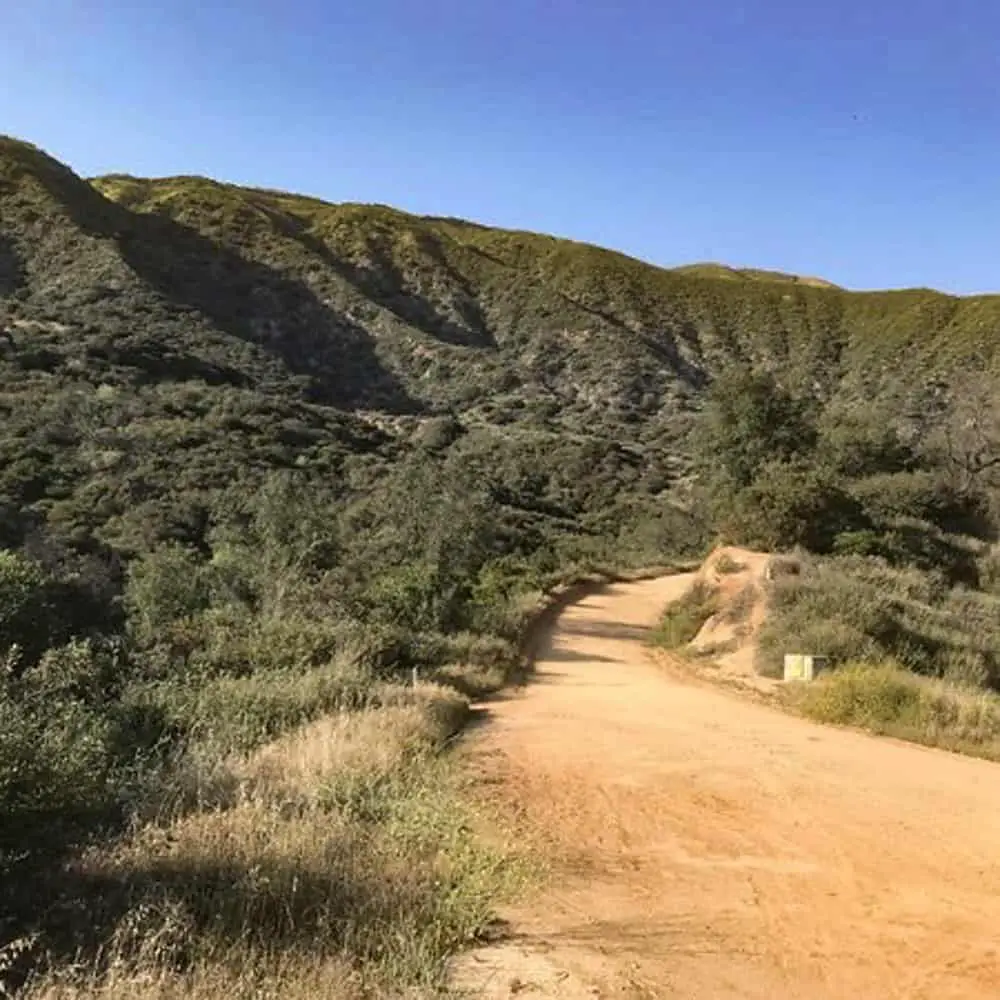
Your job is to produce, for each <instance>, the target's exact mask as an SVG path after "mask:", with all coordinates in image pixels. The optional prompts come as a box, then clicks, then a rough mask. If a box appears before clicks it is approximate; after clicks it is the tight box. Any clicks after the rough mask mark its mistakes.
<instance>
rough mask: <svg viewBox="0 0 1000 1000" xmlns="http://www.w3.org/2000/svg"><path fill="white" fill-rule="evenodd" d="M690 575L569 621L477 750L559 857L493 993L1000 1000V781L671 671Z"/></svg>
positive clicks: (636, 586) (464, 972)
mask: <svg viewBox="0 0 1000 1000" xmlns="http://www.w3.org/2000/svg"><path fill="white" fill-rule="evenodd" d="M688 583H689V580H688V578H684V577H673V578H666V579H660V580H654V581H649V582H642V583H632V584H623V585H616V586H612V587H609V588H606V589H605V590H603V591H602V592H600V593H599V594H596V595H594V596H591V597H589V598H587V599H585V600H583V601H582V602H580V603H579V604H576V605H573V606H571V607H570V608H568V609H567V610H566V611H565V612H563V614H562V616H561V617H560V618H559V620H558V621H557V623H556V626H555V628H554V630H553V632H552V634H551V636H550V638H549V640H548V642H547V644H546V645H545V646H544V647H543V649H542V651H541V654H540V656H539V659H538V664H537V680H536V681H535V682H534V683H533V684H531V685H530V686H529V687H528V688H526V689H525V690H524V691H523V692H522V693H519V694H516V695H513V696H511V697H510V698H509V699H507V700H505V701H501V702H499V703H497V704H495V705H491V706H490V707H489V714H490V718H489V719H488V721H487V724H486V725H484V726H483V727H482V728H481V729H480V730H478V732H477V733H476V735H475V736H474V737H473V738H472V740H471V743H470V746H469V751H468V752H469V754H470V756H471V758H472V766H473V767H475V768H477V769H479V770H480V772H481V777H482V780H483V781H486V782H491V783H492V784H491V785H490V788H491V796H492V794H493V791H492V790H495V792H496V800H497V801H501V802H505V803H507V804H508V806H509V808H510V809H512V810H517V811H518V812H519V813H520V815H521V817H522V821H523V822H525V823H526V824H527V825H528V827H529V829H530V830H532V831H534V832H535V834H536V835H537V836H538V837H539V838H540V842H541V843H543V844H544V845H546V846H547V847H548V848H549V849H550V855H551V857H552V859H553V865H554V871H553V874H552V877H551V879H549V880H548V884H547V886H546V888H545V890H544V892H543V893H542V894H540V895H539V896H538V897H537V898H534V899H529V900H526V901H524V902H523V903H522V904H519V906H518V908H517V909H514V910H511V911H510V912H507V913H504V914H503V916H504V917H505V918H506V919H507V920H508V921H509V931H510V933H509V935H508V936H507V938H506V939H505V940H504V941H503V942H502V943H500V944H498V945H494V946H491V947H487V948H483V949H480V950H479V951H477V952H474V953H472V954H471V955H468V956H466V957H465V958H464V959H463V960H462V961H461V962H460V963H459V966H458V968H457V971H456V982H457V984H458V985H459V986H461V987H464V988H466V989H468V990H469V991H470V993H471V994H472V995H474V996H480V997H509V996H514V995H517V996H539V997H553V998H563V1000H567V998H570V1000H575V998H578V997H579V998H582V997H682V998H685V1000H722V998H726V1000H728V998H741V1000H742V998H754V1000H757V998H760V1000H790V998H802V1000H834V998H836V1000H845V998H850V1000H869V998H870V1000H894V998H898V1000H904V998H905V1000H986V998H989V1000H997V998H1000V765H994V764H988V763H985V762H981V761H976V760H971V759H966V758H961V757H956V756H951V755H948V754H945V753H943V752H940V751H934V750H927V749H923V748H920V747H915V746H909V745H905V744H899V743H894V742H890V741H884V740H879V739H876V738H872V737H867V736H864V735H861V734H857V733H852V732H847V731H842V730H837V729H832V728H824V727H820V726H815V725H812V724H810V723H807V722H805V721H801V720H799V719H796V718H793V717H790V716H787V715H784V714H782V713H780V712H778V711H776V710H773V709H770V708H768V707H765V706H763V705H760V704H756V703H753V702H751V701H747V700H744V699H742V698H741V697H739V696H738V695H735V694H731V693H728V692H724V691H720V690H717V689H714V688H711V687H706V686H704V685H697V684H694V683H689V682H687V681H685V680H684V679H683V678H677V677H673V676H671V675H670V672H669V671H667V670H665V669H664V668H663V667H662V666H657V665H654V664H653V663H652V662H651V661H650V660H649V659H648V658H647V656H646V653H645V650H644V647H643V638H644V632H645V628H646V627H647V626H648V625H649V624H650V623H652V622H653V621H654V620H655V618H656V616H657V614H658V612H659V610H660V609H661V608H662V607H663V605H664V604H665V603H666V602H667V601H669V600H671V599H672V598H673V597H676V596H678V595H679V594H680V593H681V592H682V591H683V589H684V588H685V587H686V586H687V585H688Z"/></svg>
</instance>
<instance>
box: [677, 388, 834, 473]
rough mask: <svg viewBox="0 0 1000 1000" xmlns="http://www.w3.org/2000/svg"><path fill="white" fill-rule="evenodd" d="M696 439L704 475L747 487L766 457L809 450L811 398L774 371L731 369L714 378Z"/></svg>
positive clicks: (785, 456) (812, 435)
mask: <svg viewBox="0 0 1000 1000" xmlns="http://www.w3.org/2000/svg"><path fill="white" fill-rule="evenodd" d="M694 438H695V447H696V450H697V454H698V462H699V465H700V466H701V468H702V471H703V473H704V474H705V478H706V479H707V480H708V481H709V482H710V483H715V484H716V486H717V487H719V488H723V489H726V490H734V489H742V488H745V487H747V486H749V485H750V484H751V483H752V482H753V480H754V479H755V477H756V476H757V473H758V472H759V471H760V470H761V469H762V468H763V466H764V465H765V464H766V463H768V462H771V461H780V460H788V459H791V458H793V457H795V456H796V455H801V454H803V453H808V452H811V451H812V450H813V449H814V448H815V446H816V427H815V422H814V420H813V419H812V418H811V416H810V414H809V409H808V405H807V403H806V402H805V401H802V400H798V399H796V398H795V397H793V396H792V395H791V394H790V393H789V392H788V391H786V390H785V389H784V388H783V387H782V386H780V385H779V384H778V383H777V381H776V380H775V378H774V376H773V375H771V374H770V373H767V372H749V371H743V370H740V369H731V370H730V371H728V372H724V373H723V374H722V375H720V376H719V377H718V378H717V379H716V380H715V381H714V382H713V383H712V386H711V388H710V389H709V391H708V398H707V402H706V405H705V410H704V412H703V414H702V417H701V420H700V423H699V426H698V427H697V429H696V431H695V435H694Z"/></svg>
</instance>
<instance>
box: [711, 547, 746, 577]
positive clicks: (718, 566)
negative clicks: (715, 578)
mask: <svg viewBox="0 0 1000 1000" xmlns="http://www.w3.org/2000/svg"><path fill="white" fill-rule="evenodd" d="M745 569H746V566H745V565H744V564H743V563H741V562H737V561H736V560H735V559H734V558H733V557H732V556H731V555H729V554H728V553H725V552H724V553H723V554H722V555H721V556H719V558H718V559H716V561H715V571H716V573H721V574H722V575H723V576H727V575H729V574H731V573H741V572H743V570H745Z"/></svg>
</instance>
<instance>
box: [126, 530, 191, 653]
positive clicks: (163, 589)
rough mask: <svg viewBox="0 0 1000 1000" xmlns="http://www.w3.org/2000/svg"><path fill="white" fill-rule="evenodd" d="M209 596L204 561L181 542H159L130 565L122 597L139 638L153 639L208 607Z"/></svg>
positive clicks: (142, 640)
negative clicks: (172, 543) (180, 543)
mask: <svg viewBox="0 0 1000 1000" xmlns="http://www.w3.org/2000/svg"><path fill="white" fill-rule="evenodd" d="M209 597H210V588H209V582H208V578H207V574H206V570H205V564H204V562H203V561H202V560H201V559H199V558H198V556H197V555H196V554H195V553H194V552H192V551H191V550H189V549H186V548H183V547H182V546H179V545H164V546H161V547H159V548H157V549H155V550H154V551H152V552H150V553H148V554H147V555H145V556H143V557H142V558H140V559H137V560H136V561H135V562H133V563H132V565H131V566H130V567H129V573H128V583H127V586H126V591H125V600H126V606H127V608H128V612H129V623H130V625H131V626H132V629H133V630H134V632H135V634H136V636H137V638H138V639H139V640H140V641H141V642H144V643H150V642H154V641H155V640H156V638H157V636H158V634H159V633H161V632H162V631H163V630H165V629H167V628H169V627H170V626H172V625H174V624H175V623H176V622H179V621H182V620H185V619H191V618H194V617H195V616H196V615H198V614H199V613H200V612H202V611H204V610H205V609H206V608H207V607H208V604H209Z"/></svg>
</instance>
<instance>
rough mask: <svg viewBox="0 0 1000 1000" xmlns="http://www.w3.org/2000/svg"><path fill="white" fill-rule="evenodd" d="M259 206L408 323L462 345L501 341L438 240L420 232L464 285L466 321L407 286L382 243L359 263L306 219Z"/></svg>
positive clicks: (430, 252)
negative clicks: (317, 232)
mask: <svg viewBox="0 0 1000 1000" xmlns="http://www.w3.org/2000/svg"><path fill="white" fill-rule="evenodd" d="M256 207H257V208H258V209H259V210H260V211H262V212H264V213H265V214H266V215H267V216H268V218H269V219H270V220H271V222H272V224H273V225H274V226H275V228H276V229H278V230H279V231H280V232H281V233H282V234H283V235H285V236H287V237H288V238H289V239H293V240H296V241H297V242H298V243H299V244H301V246H303V247H304V248H305V249H306V250H308V251H309V252H310V253H312V254H314V255H316V256H317V257H319V258H320V259H321V260H322V261H323V262H324V263H325V264H326V265H327V266H328V267H329V268H331V270H333V271H335V272H336V273H337V274H338V275H339V276H340V277H341V278H342V279H343V280H344V281H346V282H347V283H348V284H350V285H351V286H352V287H353V288H354V289H355V290H356V291H358V292H360V293H361V294H362V295H363V296H365V298H368V299H371V300H372V301H373V302H375V303H377V304H378V305H379V306H381V307H382V308H383V309H387V310H388V311H389V312H391V313H392V314H393V315H394V316H395V317H396V318H397V319H399V320H401V321H402V322H404V323H406V324H408V325H409V326H413V327H416V328H417V329H418V330H420V331H421V332H422V333H426V334H427V335H428V336H429V337H433V338H435V339H436V340H440V341H443V342H444V343H446V344H452V345H453V346H456V347H478V348H496V346H497V343H496V340H495V339H494V338H493V335H492V334H491V333H490V331H489V329H488V326H487V323H486V318H485V316H484V315H483V312H482V310H481V309H480V307H479V303H478V302H477V301H476V299H477V297H476V294H475V291H474V290H473V288H472V287H471V285H470V284H469V282H468V281H467V280H466V278H465V277H464V276H463V275H462V274H460V273H459V272H458V271H456V270H455V269H454V268H453V267H452V266H451V265H450V264H449V263H448V262H447V260H446V259H445V256H444V254H443V253H442V252H441V248H440V246H439V245H438V244H437V242H436V241H435V240H434V239H432V238H430V237H424V238H420V237H418V238H419V239H420V244H419V245H420V250H421V252H422V253H424V254H425V255H426V256H428V257H430V258H431V259H432V260H433V261H434V263H435V264H436V265H437V266H438V267H439V268H441V269H442V270H443V271H444V272H445V273H446V274H447V275H448V277H449V278H450V279H451V280H452V281H453V282H454V283H455V284H456V285H457V286H458V288H459V290H460V292H461V294H462V298H461V299H460V301H459V302H457V303H456V304H455V308H456V311H457V312H458V313H459V316H460V318H461V320H462V322H461V323H456V322H455V321H454V320H453V319H451V318H450V317H448V316H444V315H442V314H441V313H440V312H439V311H438V309H437V307H436V306H435V304H434V303H433V302H432V301H431V300H430V299H428V298H427V297H425V296H424V295H422V294H421V293H420V292H418V291H416V290H414V289H412V288H407V287H406V284H405V280H404V277H403V273H402V272H401V271H400V269H399V268H398V267H397V265H396V264H395V262H394V261H393V260H392V259H391V257H390V256H389V255H388V254H387V253H385V252H384V251H383V250H382V249H381V248H378V247H369V252H370V253H371V254H372V256H373V262H372V265H371V266H370V267H367V268H362V267H358V266H357V265H355V264H353V263H351V262H350V261H347V260H344V259H342V258H340V257H338V256H337V255H336V254H334V253H333V251H332V250H330V248H329V247H328V246H327V245H326V244H325V243H324V242H323V241H322V240H321V239H319V238H318V237H316V236H314V235H313V234H312V233H310V232H309V231H308V229H307V225H306V223H305V222H304V221H303V220H302V219H299V218H297V217H296V216H293V215H286V214H284V213H281V212H277V211H275V210H274V209H272V208H269V207H267V206H265V205H261V204H257V205H256Z"/></svg>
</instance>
